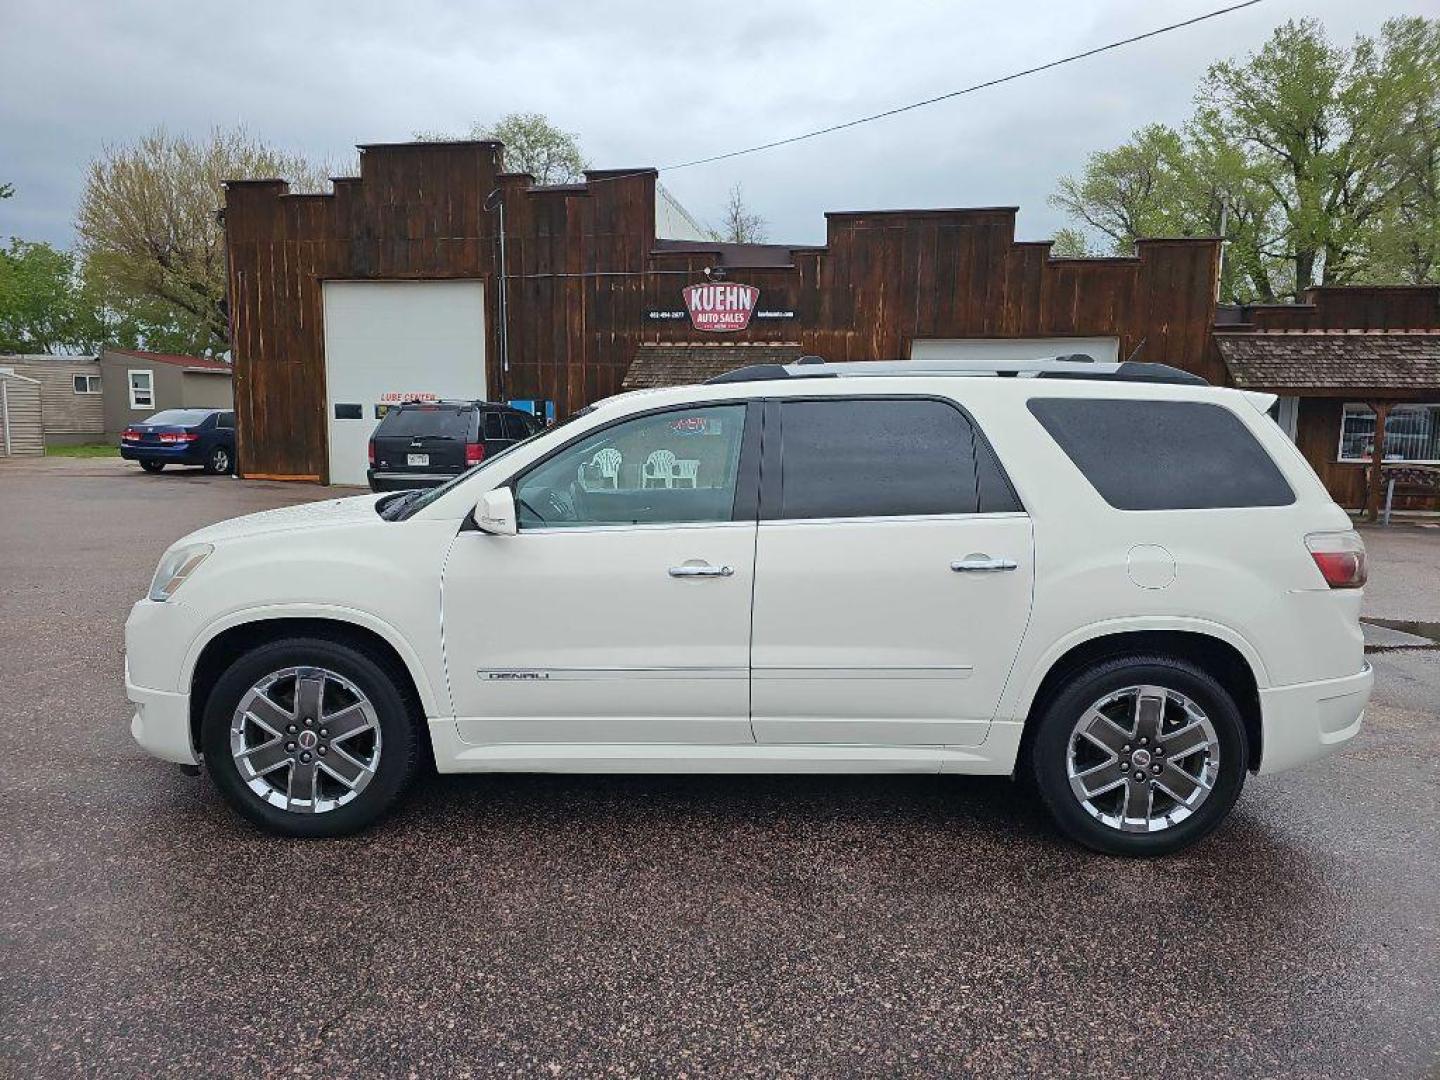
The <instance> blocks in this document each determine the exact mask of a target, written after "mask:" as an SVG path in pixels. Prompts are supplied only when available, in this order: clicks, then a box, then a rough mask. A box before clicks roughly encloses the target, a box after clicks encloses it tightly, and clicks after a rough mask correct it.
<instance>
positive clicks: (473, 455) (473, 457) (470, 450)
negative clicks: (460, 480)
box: [465, 442, 485, 465]
mask: <svg viewBox="0 0 1440 1080" xmlns="http://www.w3.org/2000/svg"><path fill="white" fill-rule="evenodd" d="M484 460H485V444H484V443H483V442H472V443H466V444H465V464H466V465H479V464H480V462H482V461H484Z"/></svg>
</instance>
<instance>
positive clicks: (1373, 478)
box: [1365, 401, 1390, 521]
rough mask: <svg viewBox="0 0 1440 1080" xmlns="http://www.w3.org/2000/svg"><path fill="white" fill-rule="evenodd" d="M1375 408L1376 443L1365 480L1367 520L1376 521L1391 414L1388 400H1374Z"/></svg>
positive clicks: (1382, 485) (1372, 405) (1371, 404)
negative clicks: (1386, 427) (1387, 427)
mask: <svg viewBox="0 0 1440 1080" xmlns="http://www.w3.org/2000/svg"><path fill="white" fill-rule="evenodd" d="M1370 407H1371V408H1372V409H1374V410H1375V445H1374V448H1373V449H1372V450H1371V451H1370V472H1369V474H1368V476H1367V477H1366V482H1365V520H1366V521H1375V520H1377V519H1378V518H1379V517H1380V491H1381V489H1382V488H1383V487H1384V486H1385V485H1384V482H1383V480H1382V479H1381V476H1380V467H1381V466H1382V465H1383V464H1384V463H1385V420H1386V418H1387V417H1389V415H1390V403H1389V402H1388V401H1372V402H1371V403H1370Z"/></svg>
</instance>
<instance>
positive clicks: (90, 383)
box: [75, 375, 100, 394]
mask: <svg viewBox="0 0 1440 1080" xmlns="http://www.w3.org/2000/svg"><path fill="white" fill-rule="evenodd" d="M75 392H76V393H77V394H98V393H100V376H99V375H76V376H75Z"/></svg>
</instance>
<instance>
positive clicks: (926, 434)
mask: <svg viewBox="0 0 1440 1080" xmlns="http://www.w3.org/2000/svg"><path fill="white" fill-rule="evenodd" d="M780 416H781V425H780V426H781V461H780V492H779V507H778V512H774V511H771V510H767V516H776V517H780V518H857V517H901V516H909V515H935V514H974V513H978V512H996V511H1004V510H1018V509H1019V508H1020V506H1019V502H1018V500H1016V499H1015V496H1014V493H1013V492H1012V491H1011V490H1010V485H1009V483H1008V481H1006V479H1005V477H1004V474H1003V473H1002V472H1001V471H1000V467H999V464H998V462H996V461H995V460H994V458H993V455H992V454H991V451H990V448H989V447H988V446H987V445H986V444H985V442H984V440H983V439H979V438H977V435H976V432H975V430H974V427H973V426H972V425H971V423H970V421H969V420H968V419H967V418H966V417H965V414H964V413H962V412H961V411H960V410H959V409H957V408H955V407H954V406H953V405H949V404H947V403H945V402H942V401H934V400H930V399H921V398H914V399H888V398H870V399H848V398H847V399H835V400H825V401H786V402H784V403H783V404H782V405H781V410H780ZM977 457H978V460H979V461H980V462H981V465H982V467H981V468H980V469H979V470H978V471H977V468H976V463H977Z"/></svg>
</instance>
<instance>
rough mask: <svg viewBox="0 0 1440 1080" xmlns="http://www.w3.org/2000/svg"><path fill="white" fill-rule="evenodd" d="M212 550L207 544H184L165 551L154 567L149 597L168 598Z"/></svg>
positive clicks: (163, 599) (160, 599)
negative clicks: (157, 564)
mask: <svg viewBox="0 0 1440 1080" xmlns="http://www.w3.org/2000/svg"><path fill="white" fill-rule="evenodd" d="M214 550H215V549H214V548H213V547H211V546H210V545H209V544H186V545H185V546H184V547H178V548H175V549H174V550H173V551H167V552H166V553H165V557H164V558H163V559H161V560H160V565H159V566H157V567H156V568H155V579H154V580H153V581H151V582H150V599H151V600H157V601H160V602H164V601H166V600H169V599H170V597H172V596H174V595H175V590H176V589H178V588H180V586H181V585H183V584H185V579H186V578H188V577H189V576H190V575H191V574H193V573H194V572H195V571H196V569H197V568H198V567H199V566H200V564H201V563H203V562H204V561H205V560H206V559H208V558H209V557H210V553H211V552H212V551H214Z"/></svg>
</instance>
